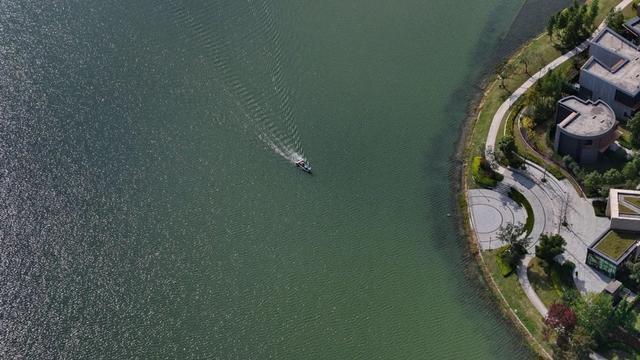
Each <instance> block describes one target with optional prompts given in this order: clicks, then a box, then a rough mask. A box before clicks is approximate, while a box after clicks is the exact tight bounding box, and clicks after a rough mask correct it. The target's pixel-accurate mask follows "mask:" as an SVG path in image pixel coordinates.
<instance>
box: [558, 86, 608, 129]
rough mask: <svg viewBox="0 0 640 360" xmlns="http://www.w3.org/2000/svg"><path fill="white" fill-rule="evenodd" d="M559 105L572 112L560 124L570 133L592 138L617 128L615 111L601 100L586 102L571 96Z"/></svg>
mask: <svg viewBox="0 0 640 360" xmlns="http://www.w3.org/2000/svg"><path fill="white" fill-rule="evenodd" d="M559 103H560V105H562V106H564V107H566V108H568V109H570V110H571V111H572V112H571V113H570V114H569V115H568V116H567V117H566V118H564V120H561V121H560V123H559V124H558V126H560V127H561V128H563V129H564V130H565V131H566V132H568V133H571V134H575V135H578V136H582V137H592V136H598V135H602V134H605V133H607V132H608V131H609V130H611V128H613V127H614V126H616V116H615V114H614V113H613V110H611V108H610V107H609V106H608V105H607V104H605V103H604V102H602V101H600V100H598V101H596V102H592V101H591V100H587V101H584V100H582V99H579V98H577V97H575V96H569V97H566V98H564V99H562V100H560V102H559Z"/></svg>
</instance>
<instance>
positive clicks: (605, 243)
mask: <svg viewBox="0 0 640 360" xmlns="http://www.w3.org/2000/svg"><path fill="white" fill-rule="evenodd" d="M639 238H640V234H638V233H634V232H627V231H619V230H609V231H608V232H607V233H606V234H605V235H604V236H603V237H602V238H601V239H600V240H599V241H598V242H597V243H596V244H595V246H594V247H593V248H594V249H596V250H598V252H600V253H602V254H603V255H606V256H607V257H608V258H609V259H611V260H613V261H614V262H616V263H617V262H618V261H620V259H621V258H622V257H623V255H625V254H626V253H627V251H629V250H631V248H632V247H633V246H635V244H636V243H637V242H638V239H639Z"/></svg>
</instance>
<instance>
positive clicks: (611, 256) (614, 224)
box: [587, 189, 640, 277]
mask: <svg viewBox="0 0 640 360" xmlns="http://www.w3.org/2000/svg"><path fill="white" fill-rule="evenodd" d="M607 216H609V217H610V218H611V225H610V227H609V230H607V231H605V232H604V233H602V234H600V236H599V237H598V239H597V240H596V241H594V242H593V243H592V244H591V245H590V246H589V248H588V249H587V265H590V266H593V267H594V268H596V269H598V270H600V271H602V272H604V273H605V274H607V275H608V276H610V277H615V276H616V274H617V273H618V270H620V268H621V266H622V265H623V264H624V263H625V262H626V261H628V260H629V259H631V258H634V257H635V256H636V255H638V250H637V249H638V245H639V244H640V191H636V190H622V189H611V190H609V201H608V203H607Z"/></svg>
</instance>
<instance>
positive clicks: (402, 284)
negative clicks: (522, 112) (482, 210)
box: [0, 0, 542, 359]
mask: <svg viewBox="0 0 640 360" xmlns="http://www.w3.org/2000/svg"><path fill="white" fill-rule="evenodd" d="M521 5H522V2H521V1H510V0H478V1H473V2H469V1H463V0H455V1H451V0H447V1H444V0H433V1H412V0H402V1H394V2H388V1H381V0H373V1H372V0H369V1H362V0H360V1H359V0H356V1H334V0H327V1H307V0H303V1H273V2H265V1H261V0H256V1H226V0H218V1H204V0H202V1H199V0H193V1H165V0H155V1H145V2H126V1H118V2H116V1H110V0H109V1H93V0H89V1H83V2H76V1H64V0H60V1H51V2H24V1H13V0H8V1H3V2H0V32H1V33H2V36H1V37H0V53H1V56H0V83H1V84H2V86H0V170H1V171H0V199H1V200H2V204H3V206H2V207H0V219H2V224H3V225H2V226H1V227H0V234H1V235H0V239H1V243H0V248H1V249H2V250H1V252H0V253H1V254H0V278H1V279H2V281H3V285H2V287H0V304H1V305H0V324H2V326H1V329H2V336H1V337H0V357H2V358H13V357H16V356H25V357H27V358H102V357H104V358H219V359H264V358H277V359H280V358H285V359H353V358H362V359H373V358H380V359H390V358H412V359H416V358H452V359H453V358H456V359H469V358H475V359H499V358H505V359H512V358H526V357H530V356H531V354H530V352H529V351H528V350H527V349H526V347H525V346H524V345H523V343H522V340H521V339H520V338H519V337H518V335H517V334H516V333H515V331H514V330H513V328H512V327H511V325H509V323H508V322H506V321H505V320H503V319H502V318H501V316H500V314H499V313H498V312H497V311H496V310H495V309H494V308H495V305H494V304H492V303H491V302H490V301H489V300H488V296H487V295H486V290H485V289H484V288H483V287H482V286H481V285H480V284H479V283H478V281H477V280H476V279H477V274H476V273H475V272H474V271H473V266H470V265H469V262H470V261H472V260H471V259H470V258H469V257H468V256H467V255H465V246H464V240H463V239H461V238H460V234H459V231H458V229H457V225H456V224H455V223H454V220H453V219H452V218H450V217H448V216H447V214H448V213H451V212H452V211H453V210H452V207H451V206H452V205H451V199H452V194H451V191H450V178H449V174H450V173H452V169H453V167H454V163H453V162H452V161H450V157H451V155H452V153H453V151H454V148H455V142H456V140H457V138H458V134H457V129H458V127H459V125H460V124H461V122H462V121H463V119H464V117H465V113H466V110H467V106H468V102H469V100H470V98H471V95H472V94H473V90H474V89H473V86H474V85H475V84H477V82H478V80H479V78H480V76H481V73H482V69H483V68H485V66H486V65H487V63H488V62H489V61H490V60H491V59H492V55H493V54H494V53H495V51H497V50H496V49H499V46H498V43H499V40H500V37H501V36H503V35H504V34H506V33H507V31H508V29H509V28H510V26H511V24H512V21H513V20H514V19H515V18H516V16H517V14H518V11H519V9H520V7H521ZM540 27H542V26H540ZM293 152H297V153H300V154H303V153H304V154H305V155H306V156H307V157H308V158H309V159H310V160H311V162H312V164H313V165H314V168H315V170H316V172H315V174H314V175H313V176H308V175H306V174H303V173H302V172H300V171H298V170H296V169H295V168H294V167H293V166H292V164H291V163H290V161H289V160H288V159H287V157H290V156H291V154H292V153H293ZM283 155H284V156H283ZM469 269H471V270H469Z"/></svg>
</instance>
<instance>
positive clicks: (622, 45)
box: [583, 28, 640, 95]
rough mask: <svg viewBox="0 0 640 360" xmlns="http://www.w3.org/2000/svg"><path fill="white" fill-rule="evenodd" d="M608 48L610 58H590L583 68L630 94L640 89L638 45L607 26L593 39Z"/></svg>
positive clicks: (595, 42)
mask: <svg viewBox="0 0 640 360" xmlns="http://www.w3.org/2000/svg"><path fill="white" fill-rule="evenodd" d="M591 42H592V43H594V44H597V45H600V46H601V47H602V48H604V49H607V50H608V51H609V52H610V53H611V54H612V55H613V56H612V58H610V59H597V58H595V57H592V58H590V59H589V60H588V61H587V62H586V63H585V64H584V66H583V69H584V70H585V71H587V72H589V73H591V74H593V75H595V76H597V77H599V78H601V79H604V80H606V81H608V82H610V83H611V84H614V85H615V86H616V87H618V88H619V89H621V90H624V91H626V92H627V93H629V94H630V95H635V94H636V93H637V92H638V91H640V51H638V47H637V46H635V45H634V44H633V43H631V42H629V41H628V40H627V39H625V38H623V37H622V36H620V35H618V34H617V33H616V32H615V31H613V30H611V29H609V28H605V29H604V30H602V31H601V32H600V33H599V34H598V35H596V37H595V38H594V39H593V40H592V41H591Z"/></svg>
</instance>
